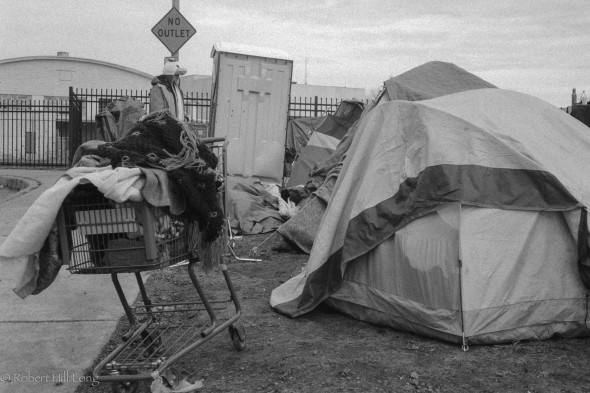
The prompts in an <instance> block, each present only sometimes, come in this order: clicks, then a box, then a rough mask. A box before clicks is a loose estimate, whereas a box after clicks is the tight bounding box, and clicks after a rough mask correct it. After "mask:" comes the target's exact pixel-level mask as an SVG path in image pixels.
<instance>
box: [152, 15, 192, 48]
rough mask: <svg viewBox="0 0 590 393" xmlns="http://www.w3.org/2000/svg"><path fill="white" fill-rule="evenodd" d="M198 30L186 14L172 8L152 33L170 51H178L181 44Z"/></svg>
mask: <svg viewBox="0 0 590 393" xmlns="http://www.w3.org/2000/svg"><path fill="white" fill-rule="evenodd" d="M196 32H197V30H195V28H194V27H193V26H191V24H190V23H189V22H188V20H186V18H185V17H184V16H182V14H181V13H180V11H178V9H176V8H175V7H172V9H171V10H170V11H169V12H168V13H167V14H166V15H164V17H163V18H162V20H160V21H159V22H158V23H156V25H155V26H154V27H153V28H152V33H154V34H155V35H156V37H158V39H159V40H160V41H162V44H164V46H165V47H166V48H168V50H169V51H170V53H176V52H178V50H179V49H180V47H181V46H183V45H184V44H186V42H187V41H188V40H189V39H190V38H191V37H192V36H193V35H194V34H195V33H196Z"/></svg>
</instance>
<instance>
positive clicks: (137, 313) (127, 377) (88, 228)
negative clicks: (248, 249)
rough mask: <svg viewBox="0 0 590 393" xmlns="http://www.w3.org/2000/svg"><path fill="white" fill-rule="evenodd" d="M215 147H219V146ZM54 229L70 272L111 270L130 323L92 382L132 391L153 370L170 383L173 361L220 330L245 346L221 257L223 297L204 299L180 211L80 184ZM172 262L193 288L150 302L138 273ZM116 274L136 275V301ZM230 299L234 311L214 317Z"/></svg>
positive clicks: (190, 229) (193, 228)
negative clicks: (181, 297) (122, 199)
mask: <svg viewBox="0 0 590 393" xmlns="http://www.w3.org/2000/svg"><path fill="white" fill-rule="evenodd" d="M222 141H223V140H222ZM213 148H215V146H213ZM217 148H219V149H223V152H225V144H223V145H221V146H217ZM219 156H220V158H222V159H224V158H225V155H224V154H223V155H221V154H220V155H219ZM223 163H224V162H223ZM220 197H221V195H220ZM58 227H59V234H60V246H61V251H62V257H63V259H64V264H67V265H69V270H70V271H71V272H72V273H75V274H110V275H111V278H112V282H113V285H114V287H115V290H116V292H117V294H118V296H119V300H120V301H121V305H122V306H123V309H124V311H125V314H126V316H127V320H128V322H129V330H128V331H127V332H126V333H125V334H123V336H122V338H121V342H120V343H119V344H118V345H117V347H116V348H115V349H114V350H113V351H111V352H110V353H108V354H107V355H106V357H104V359H102V360H100V362H99V364H98V365H97V366H96V367H95V369H94V371H93V378H95V379H96V380H97V381H98V382H111V383H112V384H113V391H115V392H133V391H136V390H137V388H138V385H139V381H151V380H153V376H152V375H153V373H154V372H157V373H158V375H160V376H166V377H167V382H169V384H170V385H172V386H173V381H172V380H171V379H174V378H177V376H176V375H174V372H173V368H172V367H171V366H172V365H173V364H174V363H175V362H177V361H178V360H179V359H181V358H182V357H184V356H185V355H187V354H188V353H189V352H191V351H193V350H195V349H196V348H197V347H199V346H201V345H203V344H204V343H206V342H207V341H209V340H210V339H211V338H213V337H214V336H215V335H217V334H218V333H220V332H222V331H224V330H225V329H228V331H229V334H230V338H231V340H232V342H233V345H234V347H235V348H236V349H237V350H238V351H241V350H243V349H244V348H245V329H244V327H243V326H242V325H241V324H240V323H239V322H238V321H239V319H240V316H241V306H240V302H239V300H238V297H237V295H236V293H235V291H234V287H233V285H232V281H231V279H230V276H229V274H228V271H227V266H226V264H225V261H223V262H222V263H221V265H220V267H219V270H221V273H222V275H223V281H224V283H225V284H226V285H227V291H226V292H227V294H228V295H229V298H227V299H226V300H212V299H209V298H208V297H207V295H206V294H205V293H204V291H203V289H202V286H201V284H200V282H199V279H198V278H197V273H196V269H197V268H198V265H199V262H202V261H199V260H198V257H197V252H198V243H197V242H195V241H194V239H195V234H196V233H197V232H198V226H197V225H196V224H194V223H192V222H190V221H189V220H187V219H186V217H184V216H182V215H180V216H176V215H173V214H171V213H170V211H169V209H168V208H161V207H153V206H150V205H149V204H147V203H146V202H126V203H114V202H113V201H111V200H109V199H107V198H105V197H104V196H103V195H102V194H100V193H99V192H98V191H97V190H96V188H94V186H92V185H83V186H78V187H77V188H76V189H75V190H74V192H73V193H71V194H70V195H69V196H68V197H67V198H66V200H65V201H64V203H63V205H62V207H61V209H60V212H59V215H58ZM172 264H177V265H186V266H187V270H188V276H189V278H190V282H191V283H192V287H194V289H195V292H196V293H194V296H192V297H191V296H187V298H189V299H191V300H187V301H181V302H159V303H152V301H151V300H150V298H149V297H148V294H147V291H146V288H145V285H144V282H143V278H142V276H141V272H143V271H148V270H154V269H162V268H166V267H168V266H170V265H172ZM122 273H131V274H134V275H135V278H136V281H137V285H138V287H139V292H140V294H141V301H138V302H137V304H136V305H134V306H132V305H130V304H129V302H128V300H127V298H126V296H125V293H124V291H123V289H122V287H121V284H120V282H119V278H118V274H122ZM231 305H233V306H234V308H235V313H231V316H229V317H226V318H219V315H220V311H221V310H226V309H228V307H229V306H231Z"/></svg>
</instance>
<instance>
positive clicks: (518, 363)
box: [77, 234, 590, 393]
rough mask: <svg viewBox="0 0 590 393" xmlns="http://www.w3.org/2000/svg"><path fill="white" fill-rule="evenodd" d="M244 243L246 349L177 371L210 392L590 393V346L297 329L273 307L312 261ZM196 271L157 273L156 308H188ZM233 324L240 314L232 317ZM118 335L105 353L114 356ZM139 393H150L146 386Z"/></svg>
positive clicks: (280, 248) (324, 323) (207, 280)
mask: <svg viewBox="0 0 590 393" xmlns="http://www.w3.org/2000/svg"><path fill="white" fill-rule="evenodd" d="M268 237H269V235H268V234H265V235H254V236H244V237H243V239H241V240H236V246H235V251H236V254H237V255H238V256H240V257H253V256H254V255H253V253H252V248H253V247H254V246H259V248H258V249H259V252H260V256H261V258H262V259H263V260H262V262H244V261H238V260H235V259H233V258H232V259H230V261H229V263H228V269H229V271H230V275H231V277H232V280H233V282H234V287H235V289H236V291H237V293H238V297H239V299H240V301H241V303H242V307H243V316H242V318H241V319H240V321H241V323H242V324H243V325H244V327H245V329H246V340H245V343H246V347H245V349H244V350H243V351H237V350H236V349H235V348H234V345H233V342H232V340H231V339H230V335H229V334H227V332H225V331H224V332H222V333H219V334H217V335H216V336H215V337H214V338H213V339H211V340H210V341H208V342H207V343H205V344H204V345H202V346H200V347H198V348H197V349H195V350H194V351H193V352H191V353H189V354H188V355H187V356H185V357H184V358H183V359H181V360H180V361H178V362H176V363H175V364H174V366H173V367H174V368H175V369H176V371H177V372H178V373H179V374H181V376H185V375H190V376H191V377H192V378H193V379H197V380H201V379H202V380H203V385H204V386H203V388H202V389H201V390H199V391H200V392H282V393H293V392H522V393H528V392H530V393H540V392H547V393H549V392H590V374H589V373H588V364H589V363H590V341H589V340H590V339H586V338H584V339H552V340H548V341H543V342H533V341H531V342H515V343H512V344H506V345H490V346H471V347H470V349H469V350H468V351H467V352H463V351H462V350H461V347H460V346H458V345H454V344H449V343H445V342H441V341H437V340H432V339H428V338H423V337H420V336H417V335H415V334H411V333H405V332H400V331H396V330H392V329H390V328H383V327H379V326H374V325H370V324H367V323H363V322H360V321H357V320H354V319H352V318H349V317H346V316H344V315H341V314H339V313H337V312H335V311H333V310H331V309H329V308H327V307H320V308H318V309H316V310H315V311H313V312H311V313H309V314H307V315H304V316H302V317H299V318H297V319H289V318H286V317H284V316H282V315H280V314H277V313H275V312H274V311H273V310H272V309H271V308H270V306H269V297H270V292H271V291H272V290H273V289H274V288H275V287H277V286H278V285H279V284H281V283H282V282H284V281H286V280H287V279H288V278H289V277H290V276H291V275H293V274H294V273H295V272H296V271H298V270H299V269H301V267H302V266H303V265H304V264H305V262H306V260H307V255H305V254H302V253H298V252H295V251H293V250H291V249H289V248H287V247H284V243H283V242H282V241H281V239H280V236H279V235H278V234H277V235H274V236H273V237H271V238H270V239H268V240H267V241H266V242H264V243H263V244H262V245H260V244H261V243H262V242H263V241H264V240H265V239H267V238H268ZM187 276H188V275H187V273H186V270H185V269H183V268H169V269H164V270H159V271H156V272H154V273H153V274H152V275H151V277H150V278H149V280H148V281H147V288H148V293H149V295H150V296H151V297H152V300H154V301H169V300H171V299H172V300H173V301H180V300H182V299H185V298H187V297H190V296H191V295H189V294H190V293H193V291H194V290H192V287H191V284H190V282H189V281H188V278H187ZM220 276H221V275H220V274H219V272H216V271H214V272H211V273H209V274H205V273H199V279H200V280H202V281H201V282H202V284H203V288H204V289H205V291H206V292H211V293H213V294H214V297H215V296H217V295H218V292H219V290H223V289H224V288H226V286H225V284H224V283H223V282H219V281H216V279H215V277H220ZM228 312H229V314H230V315H232V312H233V309H232V308H229V311H228ZM126 326H127V325H126V322H125V321H124V320H122V321H121V322H120V324H119V328H118V331H117V332H116V333H115V334H114V335H113V340H114V341H113V342H111V343H110V344H109V345H108V346H107V347H105V350H104V351H103V355H101V357H102V356H104V355H105V354H106V353H108V352H109V351H111V350H112V348H114V345H116V344H117V342H116V341H118V340H119V338H120V335H121V331H123V330H124V329H126ZM110 385H111V384H107V383H103V384H101V385H99V386H96V387H93V386H91V385H90V384H82V385H80V386H79V388H78V390H77V393H98V392H110V391H111V386H110ZM138 391H139V392H150V387H149V384H148V383H146V382H141V383H140V384H139V389H138Z"/></svg>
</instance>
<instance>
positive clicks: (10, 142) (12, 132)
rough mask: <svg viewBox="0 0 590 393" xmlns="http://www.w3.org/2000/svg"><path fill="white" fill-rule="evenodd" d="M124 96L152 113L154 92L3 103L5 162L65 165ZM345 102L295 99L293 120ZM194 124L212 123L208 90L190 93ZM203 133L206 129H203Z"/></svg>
mask: <svg viewBox="0 0 590 393" xmlns="http://www.w3.org/2000/svg"><path fill="white" fill-rule="evenodd" d="M120 97H131V98H133V99H135V100H138V101H141V102H142V103H143V104H144V107H145V109H146V112H149V105H150V102H149V101H150V100H149V90H108V89H73V88H70V96H69V99H68V100H61V101H46V100H44V101H33V100H4V101H0V165H2V166H15V167H24V166H31V167H65V166H68V165H69V163H70V158H71V157H72V156H73V153H74V151H75V149H76V148H77V147H78V146H79V145H80V144H81V143H83V142H84V141H87V140H90V139H96V138H95V137H96V116H97V115H98V114H99V113H101V112H102V111H104V110H105V108H106V106H107V105H108V104H109V103H110V102H112V101H113V100H115V99H117V98H120ZM341 101H342V100H341V99H337V98H326V97H318V96H315V97H292V98H291V101H290V103H289V117H288V118H289V120H291V119H296V118H301V117H316V116H322V115H325V114H327V113H333V112H334V111H335V110H336V108H337V107H338V105H339V104H340V102H341ZM184 106H185V112H186V113H187V115H188V117H189V122H192V123H196V124H197V125H199V126H203V127H204V130H205V131H204V132H205V133H207V127H208V125H209V122H210V119H211V98H210V97H209V94H207V93H188V94H185V102H184ZM198 130H199V132H201V131H202V130H201V128H198Z"/></svg>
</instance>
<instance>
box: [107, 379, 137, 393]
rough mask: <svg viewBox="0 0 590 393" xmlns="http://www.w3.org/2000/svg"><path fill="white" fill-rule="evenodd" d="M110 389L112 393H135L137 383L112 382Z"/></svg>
mask: <svg viewBox="0 0 590 393" xmlns="http://www.w3.org/2000/svg"><path fill="white" fill-rule="evenodd" d="M111 389H112V392H113V393H137V391H138V390H139V381H123V382H113V383H112V384H111Z"/></svg>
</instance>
